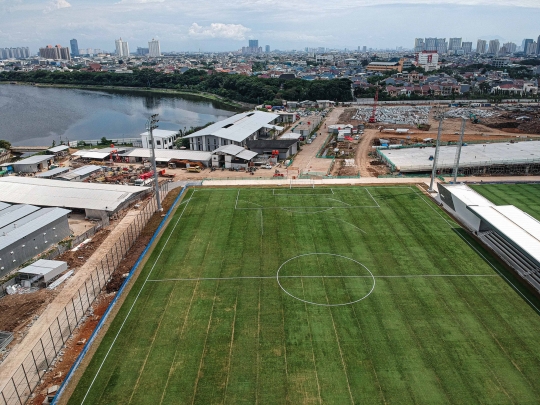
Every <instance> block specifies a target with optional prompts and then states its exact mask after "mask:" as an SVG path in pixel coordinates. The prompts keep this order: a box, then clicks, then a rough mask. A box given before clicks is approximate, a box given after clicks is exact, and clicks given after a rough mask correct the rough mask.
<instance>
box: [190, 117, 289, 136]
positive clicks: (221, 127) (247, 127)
mask: <svg viewBox="0 0 540 405" xmlns="http://www.w3.org/2000/svg"><path fill="white" fill-rule="evenodd" d="M278 117H279V115H277V114H273V113H268V112H263V111H250V112H245V113H242V114H236V115H233V116H232V117H229V118H227V119H224V120H222V121H219V122H216V123H215V124H212V125H209V126H207V127H206V128H203V129H201V130H200V131H197V132H195V133H193V134H191V135H188V136H186V138H195V137H198V136H203V135H214V136H217V137H219V138H223V139H228V140H230V141H234V142H242V141H243V140H244V139H246V138H247V137H249V136H250V135H251V134H253V133H254V132H257V131H258V130H259V129H261V128H263V127H265V125H268V124H270V123H271V122H272V121H274V120H275V119H276V118H278Z"/></svg>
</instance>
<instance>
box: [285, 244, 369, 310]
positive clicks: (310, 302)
mask: <svg viewBox="0 0 540 405" xmlns="http://www.w3.org/2000/svg"><path fill="white" fill-rule="evenodd" d="M312 255H326V256H335V257H340V258H342V259H345V260H350V261H351V262H354V263H356V264H358V265H359V266H361V267H363V268H364V270H366V271H367V272H368V273H369V275H370V276H371V279H372V281H373V285H372V286H371V289H370V290H369V292H368V293H367V294H366V295H364V296H363V297H361V298H359V299H357V300H354V301H350V302H343V303H339V304H323V303H320V302H312V301H308V300H305V299H302V298H300V297H297V296H296V295H294V294H292V293H290V292H289V291H288V290H287V289H286V288H285V287H283V285H282V284H281V282H280V281H279V272H280V271H281V269H282V268H283V266H285V265H286V264H287V263H289V262H290V261H292V260H295V259H298V258H300V257H305V256H312ZM298 277H299V278H300V277H306V276H298ZM316 277H317V276H314V277H313V278H316ZM320 277H324V276H322V275H321V276H320ZM339 277H340V276H335V278H339ZM348 277H351V276H341V278H348ZM351 278H352V277H351ZM276 280H277V283H278V285H279V287H280V288H281V289H282V290H283V292H285V294H287V295H289V296H290V297H292V298H294V299H297V300H298V301H302V302H305V303H306V304H312V305H320V306H323V307H339V306H343V305H352V304H355V303H357V302H360V301H362V300H364V299H366V298H367V297H368V296H369V295H370V294H371V293H372V292H373V290H374V289H375V276H374V275H373V273H372V272H371V271H370V270H369V269H368V268H367V267H366V266H364V265H363V264H362V263H360V262H359V261H357V260H354V259H351V258H350V257H347V256H343V255H338V254H335V253H305V254H302V255H298V256H294V257H291V258H290V259H288V260H286V261H285V262H283V263H282V264H281V266H279V268H278V270H277V274H276Z"/></svg>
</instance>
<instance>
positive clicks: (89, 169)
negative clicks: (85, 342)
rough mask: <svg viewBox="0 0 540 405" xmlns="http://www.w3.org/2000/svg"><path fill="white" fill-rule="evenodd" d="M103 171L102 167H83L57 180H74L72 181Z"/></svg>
mask: <svg viewBox="0 0 540 405" xmlns="http://www.w3.org/2000/svg"><path fill="white" fill-rule="evenodd" d="M101 170H103V169H102V167H101V166H96V165H87V166H82V167H79V168H78V169H75V170H72V171H70V172H69V173H66V174H62V175H60V176H58V177H57V179H64V180H72V179H76V178H77V177H80V176H85V175H87V174H90V173H94V172H98V171H101Z"/></svg>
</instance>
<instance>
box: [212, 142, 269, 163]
mask: <svg viewBox="0 0 540 405" xmlns="http://www.w3.org/2000/svg"><path fill="white" fill-rule="evenodd" d="M216 152H222V153H226V154H227V155H232V156H236V157H238V158H240V159H244V160H251V159H253V158H254V157H255V156H257V155H258V153H257V152H253V151H250V150H247V149H246V148H243V147H242V146H238V145H223V146H220V147H219V148H217V149H215V150H214V151H213V153H216Z"/></svg>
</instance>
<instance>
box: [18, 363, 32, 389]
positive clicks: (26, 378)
mask: <svg viewBox="0 0 540 405" xmlns="http://www.w3.org/2000/svg"><path fill="white" fill-rule="evenodd" d="M21 368H22V371H23V373H24V379H25V380H26V384H27V385H28V391H30V394H31V393H32V387H30V381H28V376H27V375H26V370H25V369H24V364H23V363H21Z"/></svg>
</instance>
